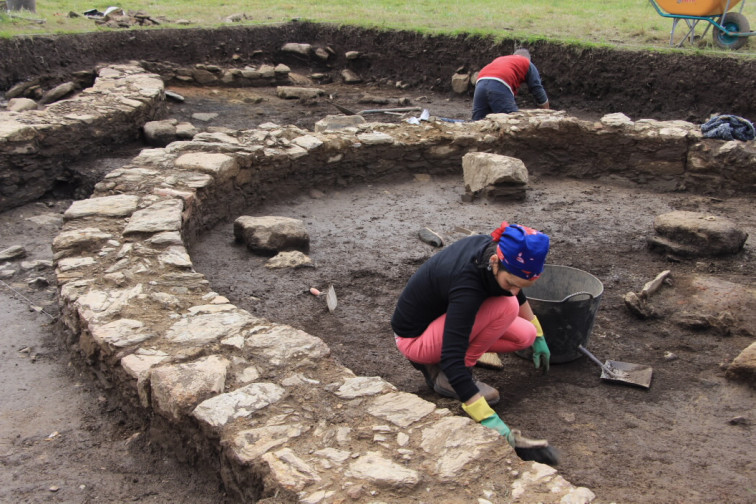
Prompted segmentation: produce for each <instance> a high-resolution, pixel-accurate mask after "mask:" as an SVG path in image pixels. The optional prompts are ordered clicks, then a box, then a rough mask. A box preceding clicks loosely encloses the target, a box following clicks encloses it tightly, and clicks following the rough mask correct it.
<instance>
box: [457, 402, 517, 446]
mask: <svg viewBox="0 0 756 504" xmlns="http://www.w3.org/2000/svg"><path fill="white" fill-rule="evenodd" d="M462 409H463V410H465V413H467V414H468V415H470V418H472V419H473V420H475V421H476V422H478V423H480V424H481V425H484V426H486V427H488V428H489V429H493V430H495V431H496V432H498V433H499V434H501V435H502V436H504V437H505V438H506V439H507V443H509V445H510V446H511V447H513V448H514V445H515V436H514V434H513V433H512V430H511V429H510V428H509V426H508V425H507V424H505V423H504V422H503V421H502V419H501V418H499V415H497V414H496V412H495V411H494V410H492V409H491V407H490V406H489V405H488V403H487V402H486V398H485V397H481V398H480V399H478V400H477V401H475V402H474V403H472V404H471V405H469V406H468V405H466V404H465V403H462Z"/></svg>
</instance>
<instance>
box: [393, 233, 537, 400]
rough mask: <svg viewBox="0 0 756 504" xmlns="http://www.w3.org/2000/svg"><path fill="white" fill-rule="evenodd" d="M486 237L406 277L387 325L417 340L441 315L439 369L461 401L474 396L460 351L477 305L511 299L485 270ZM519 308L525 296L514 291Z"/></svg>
mask: <svg viewBox="0 0 756 504" xmlns="http://www.w3.org/2000/svg"><path fill="white" fill-rule="evenodd" d="M490 243H491V236H490V235H474V236H470V237H467V238H463V239H461V240H459V241H457V242H455V243H453V244H452V245H449V246H448V247H446V248H445V249H443V250H441V251H440V252H438V253H437V254H436V255H434V256H433V257H431V258H430V259H429V260H428V261H426V262H425V263H424V264H423V265H422V266H420V268H419V269H418V270H417V271H416V272H415V274H414V275H412V277H411V278H410V280H409V282H408V283H407V286H406V287H405V288H404V291H402V294H401V295H400V296H399V301H398V302H397V305H396V309H395V310H394V315H393V317H392V318H391V327H392V328H393V330H394V332H395V333H396V334H397V335H398V336H402V337H404V338H415V337H417V336H420V335H421V334H422V333H423V332H424V331H425V329H426V328H427V327H428V326H429V325H430V323H431V322H433V321H434V320H435V319H437V318H438V317H440V316H441V315H443V314H444V313H446V324H445V326H444V341H443V347H442V350H441V369H442V370H443V371H444V373H446V376H447V377H448V378H449V383H450V384H451V386H452V387H453V388H454V391H455V392H456V393H457V395H458V396H459V398H460V399H461V400H462V401H467V400H468V399H470V398H471V397H472V396H474V395H475V394H477V393H478V387H476V386H475V383H474V382H473V379H472V374H471V372H470V370H468V369H467V368H466V367H465V353H466V352H467V347H468V344H469V342H470V331H472V327H473V324H474V323H475V316H476V315H477V313H478V309H479V308H480V305H481V304H483V301H485V300H486V298H488V297H491V296H511V295H512V293H510V292H509V291H507V290H504V289H502V288H501V287H500V286H499V284H498V283H497V282H496V278H495V277H494V275H493V272H492V271H490V270H489V269H488V261H489V257H488V256H487V255H486V254H485V250H486V248H487V247H488V245H489V244H490ZM517 298H518V301H519V303H520V305H522V304H523V303H524V302H525V300H526V298H525V295H524V294H522V291H520V293H518V296H517Z"/></svg>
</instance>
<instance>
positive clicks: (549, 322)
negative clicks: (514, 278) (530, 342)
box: [515, 264, 604, 364]
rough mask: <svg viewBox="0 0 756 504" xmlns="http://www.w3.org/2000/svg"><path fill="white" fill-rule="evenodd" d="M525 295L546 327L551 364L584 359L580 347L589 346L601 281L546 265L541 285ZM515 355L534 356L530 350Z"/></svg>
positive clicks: (589, 275) (573, 270)
mask: <svg viewBox="0 0 756 504" xmlns="http://www.w3.org/2000/svg"><path fill="white" fill-rule="evenodd" d="M523 292H524V293H525V295H526V296H527V297H528V301H530V306H531V307H532V308H533V313H535V314H536V316H537V317H538V320H539V321H540V322H541V326H542V327H543V334H544V337H545V338H546V343H547V344H548V345H549V351H551V359H550V362H551V363H554V364H560V363H563V362H570V361H573V360H575V359H578V358H579V357H582V356H583V354H582V352H580V350H579V349H578V346H579V345H583V346H584V347H585V346H587V345H588V339H589V338H590V336H591V331H592V330H593V322H594V319H595V317H596V311H598V307H599V303H600V302H601V295H602V294H603V292H604V286H603V284H602V283H601V281H600V280H599V279H598V278H596V277H595V276H593V275H591V274H590V273H586V272H585V271H581V270H579V269H576V268H570V267H569V266H555V265H552V264H547V265H546V266H545V267H544V270H543V273H542V274H541V277H540V278H539V279H538V281H536V282H535V283H534V284H533V285H532V286H530V287H528V288H527V289H523ZM515 353H516V354H517V355H519V356H520V357H524V358H526V359H529V358H530V357H531V355H532V351H531V349H530V348H528V349H525V350H520V351H518V352H515Z"/></svg>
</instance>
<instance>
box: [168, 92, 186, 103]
mask: <svg viewBox="0 0 756 504" xmlns="http://www.w3.org/2000/svg"><path fill="white" fill-rule="evenodd" d="M165 97H166V98H168V99H169V100H173V101H175V102H179V103H183V102H184V101H185V98H184V97H183V96H182V95H180V94H178V93H176V92H175V91H169V90H167V89H166V90H165Z"/></svg>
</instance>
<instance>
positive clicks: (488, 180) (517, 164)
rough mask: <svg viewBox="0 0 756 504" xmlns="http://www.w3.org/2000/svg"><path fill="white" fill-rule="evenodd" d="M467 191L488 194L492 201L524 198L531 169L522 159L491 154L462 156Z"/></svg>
mask: <svg viewBox="0 0 756 504" xmlns="http://www.w3.org/2000/svg"><path fill="white" fill-rule="evenodd" d="M462 171H463V176H464V182H465V192H467V193H471V194H476V193H479V192H481V191H484V194H485V196H486V197H488V198H489V199H494V200H495V199H498V198H507V197H509V198H513V199H524V197H525V194H526V188H527V183H528V169H527V168H526V167H525V163H523V162H522V160H520V159H517V158H513V157H509V156H502V155H500V154H491V153H487V152H468V153H467V154H465V155H464V156H463V157H462Z"/></svg>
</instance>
